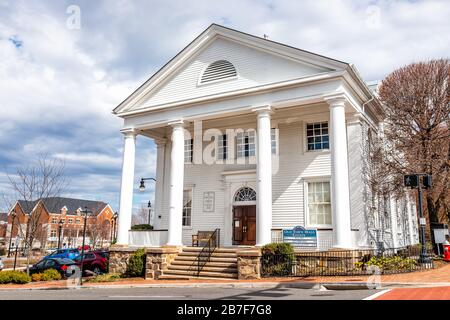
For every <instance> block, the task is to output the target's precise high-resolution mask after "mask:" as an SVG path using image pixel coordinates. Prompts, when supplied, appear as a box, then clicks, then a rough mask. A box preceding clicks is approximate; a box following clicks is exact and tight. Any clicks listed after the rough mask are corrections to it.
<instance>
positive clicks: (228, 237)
mask: <svg viewBox="0 0 450 320" xmlns="http://www.w3.org/2000/svg"><path fill="white" fill-rule="evenodd" d="M223 191H224V211H223V219H224V220H223V222H224V224H223V226H224V229H223V230H220V233H221V235H220V237H221V238H222V239H223V240H222V241H223V244H224V246H231V245H233V208H232V203H231V183H230V182H227V181H224V183H223Z"/></svg>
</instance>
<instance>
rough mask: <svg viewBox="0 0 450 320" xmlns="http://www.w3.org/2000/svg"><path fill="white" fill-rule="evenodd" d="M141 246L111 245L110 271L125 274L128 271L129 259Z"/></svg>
mask: <svg viewBox="0 0 450 320" xmlns="http://www.w3.org/2000/svg"><path fill="white" fill-rule="evenodd" d="M137 249H139V248H130V247H120V246H111V247H110V249H109V272H110V273H120V274H124V273H125V272H126V271H127V265H128V259H130V257H131V255H132V254H133V253H134V252H135V251H136V250H137Z"/></svg>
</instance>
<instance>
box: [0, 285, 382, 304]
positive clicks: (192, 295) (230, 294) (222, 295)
mask: <svg viewBox="0 0 450 320" xmlns="http://www.w3.org/2000/svg"><path fill="white" fill-rule="evenodd" d="M376 292H377V290H325V291H320V290H317V289H305V288H293V287H286V286H282V285H279V286H275V287H270V288H268V287H265V288H261V287H260V288H217V287H214V288H207V287H204V288H203V287H202V288H192V287H191V288H188V287H181V288H108V289H103V288H102V289H100V288H88V289H86V288H83V289H68V290H0V300H35V299H38V300H164V299H170V300H198V299H200V300H210V299H212V300H221V299H225V300H241V301H242V300H244V301H245V300H253V299H257V300H266V299H268V300H275V299H283V300H302V299H305V300H322V299H325V300H335V299H339V300H361V299H364V298H366V297H368V296H371V295H373V294H374V293H376Z"/></svg>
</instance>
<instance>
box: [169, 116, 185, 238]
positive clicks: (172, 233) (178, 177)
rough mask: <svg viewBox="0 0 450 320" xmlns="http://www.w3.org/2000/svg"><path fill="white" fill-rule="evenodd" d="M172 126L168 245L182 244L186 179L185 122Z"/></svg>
mask: <svg viewBox="0 0 450 320" xmlns="http://www.w3.org/2000/svg"><path fill="white" fill-rule="evenodd" d="M169 125H171V126H172V150H171V154H170V186H169V230H168V235H167V245H170V246H182V245H183V243H182V232H183V221H182V218H183V181H184V128H183V122H182V121H177V122H173V123H170V124H169Z"/></svg>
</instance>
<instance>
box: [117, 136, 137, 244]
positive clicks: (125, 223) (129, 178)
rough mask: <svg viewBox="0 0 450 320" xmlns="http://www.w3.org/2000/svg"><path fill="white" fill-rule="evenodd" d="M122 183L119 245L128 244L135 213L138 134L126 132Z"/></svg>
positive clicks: (118, 227) (118, 230)
mask: <svg viewBox="0 0 450 320" xmlns="http://www.w3.org/2000/svg"><path fill="white" fill-rule="evenodd" d="M124 135H125V141H124V148H123V163H122V181H121V186H120V204H119V218H118V222H117V223H118V225H117V244H119V245H127V244H128V230H130V228H131V215H132V211H133V184H134V161H135V153H136V133H135V132H134V130H133V131H127V132H124Z"/></svg>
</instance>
